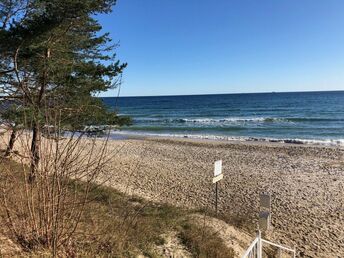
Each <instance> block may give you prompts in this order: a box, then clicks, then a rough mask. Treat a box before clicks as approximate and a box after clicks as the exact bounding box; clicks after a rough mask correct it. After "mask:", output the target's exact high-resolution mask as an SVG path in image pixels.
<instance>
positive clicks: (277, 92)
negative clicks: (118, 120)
mask: <svg viewBox="0 0 344 258" xmlns="http://www.w3.org/2000/svg"><path fill="white" fill-rule="evenodd" d="M317 92H344V89H343V90H309V91H261V92H232V93H201V94H167V95H131V96H130V95H129V96H113V97H111V96H105V97H100V98H117V97H118V98H143V97H181V96H206V95H240V94H281V93H317Z"/></svg>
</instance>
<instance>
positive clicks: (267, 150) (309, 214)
mask: <svg viewBox="0 0 344 258" xmlns="http://www.w3.org/2000/svg"><path fill="white" fill-rule="evenodd" d="M108 144H109V145H108V151H109V155H110V153H111V155H112V158H111V162H109V164H107V165H108V167H107V168H106V171H107V172H106V173H107V175H106V177H108V178H109V181H107V184H108V185H110V186H112V187H114V188H116V189H118V190H120V191H122V192H124V193H126V194H132V195H138V196H140V197H144V198H146V199H147V200H152V201H157V202H166V203H170V204H174V205H178V206H182V207H187V208H197V209H204V210H213V209H214V185H213V184H212V177H213V169H214V168H213V163H214V161H216V160H218V159H222V161H223V173H224V179H223V180H222V181H221V182H220V183H219V213H220V216H223V217H226V218H228V220H229V221H232V222H233V223H234V225H236V224H238V225H240V223H242V222H245V223H246V224H245V225H247V224H248V225H250V226H251V231H250V233H251V235H252V240H253V239H254V237H255V233H254V228H256V224H257V218H258V211H259V193H261V192H269V193H271V194H272V225H273V229H272V230H271V231H269V232H268V233H267V238H268V239H271V240H273V241H275V242H278V243H282V244H285V245H287V246H290V247H293V246H295V247H296V249H297V251H298V255H299V256H301V257H343V255H344V230H343V228H344V204H343V198H344V159H343V158H344V149H343V148H340V147H321V146H308V145H295V144H282V143H260V142H221V141H206V140H191V139H173V138H169V139H164V138H138V139H126V140H112V141H109V143H108ZM15 148H16V149H17V150H19V152H22V150H20V147H19V143H17V145H16V147H15Z"/></svg>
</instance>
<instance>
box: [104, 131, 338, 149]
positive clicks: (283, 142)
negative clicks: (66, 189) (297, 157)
mask: <svg viewBox="0 0 344 258" xmlns="http://www.w3.org/2000/svg"><path fill="white" fill-rule="evenodd" d="M126 139H133V140H135V139H136V140H147V139H157V140H172V141H188V142H199V143H202V142H204V143H219V144H249V145H263V146H280V147H281V146H293V147H296V146H298V147H318V148H339V149H344V140H342V139H340V140H326V143H325V140H324V141H322V140H311V139H308V140H306V139H273V138H254V137H226V136H224V137H222V136H219V137H218V136H216V137H211V136H210V137H208V136H207V135H203V136H201V135H196V136H195V137H193V136H192V135H191V136H190V135H183V134H180V135H172V134H171V135H167V134H145V133H140V132H134V133H128V132H121V131H114V132H113V133H111V134H110V136H109V140H126ZM328 141H330V142H331V141H332V142H333V143H327V142H328ZM338 141H340V143H334V142H338Z"/></svg>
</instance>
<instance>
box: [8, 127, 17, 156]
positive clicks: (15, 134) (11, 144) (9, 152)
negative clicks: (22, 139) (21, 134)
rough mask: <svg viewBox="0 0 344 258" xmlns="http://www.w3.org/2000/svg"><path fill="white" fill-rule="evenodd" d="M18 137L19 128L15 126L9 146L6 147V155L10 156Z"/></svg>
mask: <svg viewBox="0 0 344 258" xmlns="http://www.w3.org/2000/svg"><path fill="white" fill-rule="evenodd" d="M16 138H17V128H15V127H14V128H13V129H12V133H11V136H10V141H9V143H8V146H7V149H6V152H5V157H8V156H10V154H11V152H12V150H13V146H14V142H15V141H16Z"/></svg>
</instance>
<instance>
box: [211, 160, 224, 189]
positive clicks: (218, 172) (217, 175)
mask: <svg viewBox="0 0 344 258" xmlns="http://www.w3.org/2000/svg"><path fill="white" fill-rule="evenodd" d="M222 178H223V174H222V160H218V161H215V163H214V177H213V183H214V184H215V183H216V182H218V181H220V180H221V179H222Z"/></svg>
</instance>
